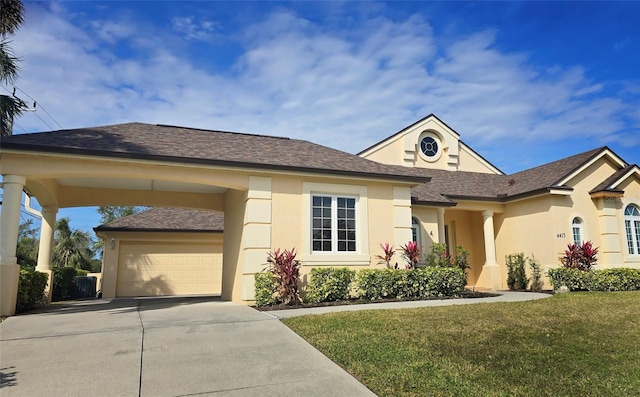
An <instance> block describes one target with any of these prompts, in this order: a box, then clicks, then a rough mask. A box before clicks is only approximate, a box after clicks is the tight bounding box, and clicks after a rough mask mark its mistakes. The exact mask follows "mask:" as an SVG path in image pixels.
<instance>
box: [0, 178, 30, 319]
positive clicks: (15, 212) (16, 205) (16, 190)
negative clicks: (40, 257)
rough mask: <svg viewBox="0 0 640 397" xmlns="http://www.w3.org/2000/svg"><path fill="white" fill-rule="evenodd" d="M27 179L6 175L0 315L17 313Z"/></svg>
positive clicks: (0, 228)
mask: <svg viewBox="0 0 640 397" xmlns="http://www.w3.org/2000/svg"><path fill="white" fill-rule="evenodd" d="M26 181H27V179H26V178H25V177H24V176H20V175H4V179H3V182H4V195H3V198H2V213H0V316H13V315H14V314H15V313H16V298H17V297H18V277H19V275H20V266H18V258H16V246H17V245H18V225H19V223H20V204H21V203H22V189H23V188H24V184H25V183H26Z"/></svg>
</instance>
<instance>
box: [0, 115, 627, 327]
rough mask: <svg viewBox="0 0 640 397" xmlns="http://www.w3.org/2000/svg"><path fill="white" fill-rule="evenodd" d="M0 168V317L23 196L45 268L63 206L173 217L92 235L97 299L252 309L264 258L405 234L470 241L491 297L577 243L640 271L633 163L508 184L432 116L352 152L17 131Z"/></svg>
mask: <svg viewBox="0 0 640 397" xmlns="http://www.w3.org/2000/svg"><path fill="white" fill-rule="evenodd" d="M0 172H1V173H2V175H3V183H4V203H3V206H2V216H1V218H0V232H1V233H2V234H1V236H2V238H1V242H0V246H1V249H2V251H1V255H0V272H1V273H0V274H1V276H2V279H1V284H2V290H1V291H0V298H1V299H2V301H1V302H0V303H1V305H0V306H1V310H2V314H4V315H6V314H12V313H13V311H14V310H15V291H16V288H17V287H16V286H17V273H18V270H17V265H16V259H15V246H16V238H17V229H18V222H19V210H20V198H21V194H22V192H23V191H25V192H27V194H29V195H32V196H33V197H36V198H37V199H38V202H39V203H40V204H41V205H42V214H43V221H42V234H41V235H42V238H41V241H40V255H39V258H38V270H42V271H51V239H52V234H53V233H52V230H53V225H54V224H55V218H56V213H57V210H58V208H64V207H75V206H95V205H146V206H151V207H170V208H172V209H167V208H156V209H153V210H151V211H149V212H146V213H144V214H138V215H136V216H137V218H136V216H134V217H133V218H128V219H126V218H125V219H123V220H121V222H120V223H113V224H107V225H103V226H101V227H99V228H97V229H96V231H97V232H98V234H99V235H101V236H102V237H103V238H105V240H106V244H105V259H104V264H103V281H102V290H103V296H105V297H111V296H131V295H166V294H169V295H173V294H194V293H207V294H215V293H221V294H222V297H223V299H228V300H234V301H245V302H248V301H251V300H252V299H253V274H254V273H255V272H257V271H260V270H261V269H262V268H263V267H264V264H265V254H266V252H267V251H268V250H270V249H273V248H291V247H296V248H297V250H298V254H299V258H300V259H301V260H302V262H303V274H306V273H307V272H308V270H309V269H310V268H311V267H313V266H349V267H352V268H353V269H361V268H367V267H372V266H382V265H380V264H379V263H378V260H377V259H376V255H378V254H380V253H381V252H380V248H379V244H380V243H386V242H389V243H392V244H395V245H396V246H399V245H400V244H404V243H406V242H407V241H410V240H413V239H415V240H417V241H419V243H420V245H421V246H422V247H423V249H425V250H428V248H429V246H430V245H431V244H432V243H433V242H446V243H447V244H448V245H449V246H450V247H453V246H455V245H463V246H464V247H465V248H467V249H468V250H469V251H470V252H471V256H470V261H471V265H472V266H471V269H470V274H469V285H470V286H474V287H476V288H484V289H501V288H505V287H506V283H505V279H506V270H505V267H504V263H503V258H504V255H505V254H509V253H515V252H524V253H526V254H527V255H530V254H534V255H535V256H536V258H537V259H539V260H540V261H541V262H542V264H543V265H544V266H545V267H550V266H556V265H557V263H558V257H559V256H560V255H561V254H562V252H563V251H564V248H565V247H566V245H567V243H569V242H572V241H574V240H575V241H581V240H591V241H593V242H594V244H595V245H596V246H599V247H600V261H599V263H600V266H604V267H615V266H627V267H640V169H639V168H638V167H637V166H636V165H630V164H627V163H626V162H625V161H624V160H623V159H621V158H620V157H619V156H617V155H616V154H615V153H614V152H613V151H611V150H610V149H608V148H606V147H603V148H598V149H594V150H592V151H589V152H586V153H581V154H578V155H574V156H571V157H567V158H565V159H562V160H559V161H556V162H553V163H550V164H546V165H543V166H540V167H536V168H532V169H529V170H525V171H522V172H519V173H516V174H512V175H504V174H503V173H502V172H501V171H500V170H499V169H498V168H496V167H495V166H493V165H492V164H491V163H490V162H489V161H487V160H486V159H484V158H483V157H482V156H480V155H479V154H478V153H476V152H475V151H473V150H472V149H471V148H470V147H468V146H467V145H466V144H464V143H463V142H462V141H461V140H460V136H459V134H458V133H456V132H455V131H454V130H453V129H451V128H450V127H448V126H447V125H446V124H445V123H443V122H442V121H441V120H439V119H438V118H437V117H436V116H433V115H430V116H427V117H425V118H424V119H422V120H420V121H418V122H416V123H414V124H412V125H410V126H408V127H406V128H404V129H402V130H401V131H399V132H398V133H396V134H394V135H392V136H390V137H389V138H387V139H385V140H383V141H381V142H379V143H377V144H376V145H374V146H372V147H370V148H368V149H365V150H364V151H362V152H361V153H359V154H358V155H351V154H347V153H344V152H341V151H338V150H334V149H331V148H327V147H324V146H320V145H316V144H313V143H310V142H306V141H301V140H294V139H287V138H275V137H268V136H261V135H251V134H239V133H230V132H220V131H204V130H198V129H190V128H183V127H172V126H165V125H150V124H141V123H129V124H120V125H113V126H105V127H95V128H86V129H75V130H63V131H54V132H47V133H38V134H26V135H16V136H12V137H8V138H3V140H2V143H1V146H0ZM179 208H186V209H190V210H198V211H200V212H197V211H196V212H189V211H181V210H177V209H179ZM202 211H204V212H202ZM211 211H219V212H218V213H214V212H211ZM189 214H191V216H190V215H189ZM194 214H199V215H194ZM222 214H224V216H223V217H222ZM214 218H215V219H217V221H218V224H217V225H216V223H215V222H214ZM222 219H223V220H222ZM136 225H137V226H136ZM220 226H222V227H220ZM222 231H223V232H222ZM398 260H399V259H398ZM198 280H200V281H198ZM202 280H207V281H204V282H201V281H202ZM208 280H210V281H208Z"/></svg>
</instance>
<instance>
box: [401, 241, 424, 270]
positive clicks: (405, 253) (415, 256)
mask: <svg viewBox="0 0 640 397" xmlns="http://www.w3.org/2000/svg"><path fill="white" fill-rule="evenodd" d="M400 250H401V251H402V258H404V260H405V261H407V266H406V267H407V269H413V268H415V267H416V265H417V264H418V262H420V247H419V246H418V243H417V242H415V241H409V242H408V243H406V244H405V245H403V246H401V247H400Z"/></svg>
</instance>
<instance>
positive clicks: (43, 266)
mask: <svg viewBox="0 0 640 397" xmlns="http://www.w3.org/2000/svg"><path fill="white" fill-rule="evenodd" d="M242 137H243V135H241V134H231V133H219V132H218V133H216V132H212V131H207V132H205V131H201V130H192V129H187V128H177V127H169V126H157V125H147V124H141V123H129V124H121V125H114V126H106V127H96V128H88V129H76V130H63V131H55V132H48V133H39V134H25V135H15V136H11V137H3V139H2V146H1V151H0V156H1V157H0V159H1V162H0V166H1V168H0V172H1V173H2V175H3V185H4V186H3V187H4V198H3V205H2V215H1V220H0V224H1V229H0V231H1V236H2V238H1V240H2V241H1V242H0V245H1V248H2V252H1V257H0V260H1V265H0V271H1V276H2V277H1V284H2V285H1V287H2V288H1V292H0V295H1V296H0V297H1V298H2V299H1V314H2V315H12V314H13V313H14V312H15V302H16V293H17V292H16V291H17V283H18V273H19V266H18V265H17V264H16V257H15V247H16V240H17V231H18V224H19V214H20V206H21V199H22V192H23V191H24V192H26V193H27V194H28V195H30V196H31V197H34V198H36V199H37V201H38V203H39V204H40V205H41V207H42V211H41V212H42V225H41V238H40V247H39V255H38V264H37V268H36V270H38V271H41V272H45V273H49V274H51V272H52V262H51V257H52V248H53V247H52V245H53V244H52V242H53V231H54V227H55V222H56V215H57V212H58V209H59V208H67V207H83V206H101V205H143V206H151V207H178V208H192V209H203V210H216V211H221V212H225V213H229V214H230V215H228V216H226V217H225V229H229V230H237V231H238V233H235V235H236V236H238V235H239V236H243V235H244V239H243V240H242V241H238V240H237V239H234V233H231V236H230V238H228V239H225V243H224V244H223V251H225V254H224V260H225V263H224V265H223V270H222V272H223V275H222V280H223V281H222V288H221V289H222V291H221V293H222V297H223V299H225V300H236V301H241V300H243V299H245V300H251V299H253V290H252V289H251V290H249V289H247V290H246V291H245V292H244V293H243V291H242V285H243V272H246V278H245V280H244V283H245V284H246V285H248V284H249V282H252V281H253V275H252V274H253V273H254V272H255V270H254V269H248V268H247V269H242V266H240V268H238V266H237V265H238V263H239V261H241V260H242V259H243V258H242V257H243V254H247V253H250V252H252V251H258V252H260V256H261V257H264V253H265V252H266V251H267V250H269V249H270V236H269V234H270V227H271V216H270V215H271V214H270V213H265V211H268V210H269V209H270V206H269V205H266V206H265V205H260V211H256V210H255V208H256V206H258V205H259V204H257V203H256V202H258V201H260V202H266V203H268V202H269V201H270V197H271V194H270V182H271V179H270V178H269V177H267V176H262V175H260V173H258V174H256V173H255V172H252V171H255V170H252V169H251V168H255V167H256V164H253V165H252V166H253V167H247V166H246V164H245V167H242V166H241V164H239V163H238V161H233V160H219V158H222V159H224V158H225V157H227V158H228V157H229V156H225V155H224V153H229V152H230V148H232V147H234V146H236V147H237V146H241V142H235V141H237V138H242ZM253 138H254V139H252V140H253V141H260V140H266V141H269V140H273V139H277V138H269V137H258V136H254V137H253ZM254 143H258V144H260V142H254ZM230 164H233V167H230ZM257 218H259V219H257ZM255 227H258V228H260V229H261V231H263V232H264V233H265V234H266V237H267V238H266V239H265V238H264V237H265V235H264V234H263V235H262V236H261V237H262V238H261V239H260V241H257V242H256V241H252V238H251V233H248V234H247V233H245V231H246V230H250V229H252V228H255ZM243 243H246V247H243V245H242V244H243ZM107 245H108V244H107ZM245 248H246V249H245Z"/></svg>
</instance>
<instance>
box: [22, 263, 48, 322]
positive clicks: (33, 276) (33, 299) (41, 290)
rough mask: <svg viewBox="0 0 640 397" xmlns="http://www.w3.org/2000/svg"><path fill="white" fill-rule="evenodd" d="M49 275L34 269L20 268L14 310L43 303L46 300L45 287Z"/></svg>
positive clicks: (29, 307)
mask: <svg viewBox="0 0 640 397" xmlns="http://www.w3.org/2000/svg"><path fill="white" fill-rule="evenodd" d="M48 281H49V275H48V274H46V273H41V272H36V271H35V270H27V269H21V270H20V277H19V279H18V297H17V300H16V312H18V313H19V312H23V311H26V310H29V309H33V308H34V307H37V306H40V305H44V304H46V302H47V297H46V295H45V289H46V288H47V282H48Z"/></svg>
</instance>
